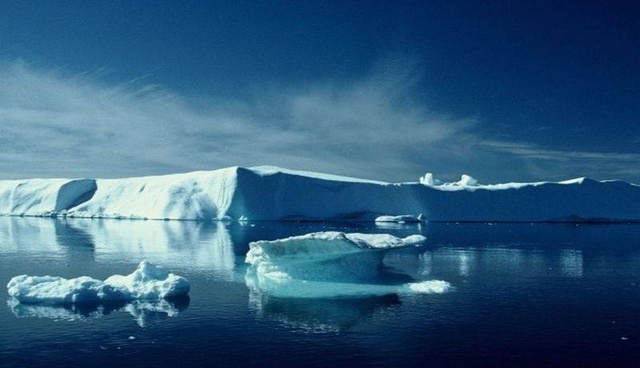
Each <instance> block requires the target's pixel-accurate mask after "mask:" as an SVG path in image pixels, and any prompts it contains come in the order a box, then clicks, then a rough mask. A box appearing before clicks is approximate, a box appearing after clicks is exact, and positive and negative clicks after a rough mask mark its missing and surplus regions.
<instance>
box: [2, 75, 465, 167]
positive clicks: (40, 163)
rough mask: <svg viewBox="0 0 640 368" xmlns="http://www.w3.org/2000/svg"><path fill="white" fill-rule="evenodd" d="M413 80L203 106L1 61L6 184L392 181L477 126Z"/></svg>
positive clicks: (363, 82) (315, 88)
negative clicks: (303, 177)
mask: <svg viewBox="0 0 640 368" xmlns="http://www.w3.org/2000/svg"><path fill="white" fill-rule="evenodd" d="M415 78H416V70H415V69H412V68H406V65H404V64H401V63H400V64H393V63H387V64H383V65H379V66H378V67H377V68H375V70H373V71H372V72H371V74H370V75H369V76H366V77H364V78H361V79H358V80H352V81H325V82H324V83H318V84H316V85H311V86H303V87H299V88H290V89H286V90H278V91H275V90H266V91H265V92H263V93H261V94H260V95H257V96H255V97H254V98H253V99H252V100H251V101H225V100H215V99H211V100H209V101H207V102H206V103H203V102H202V100H199V101H198V102H197V103H196V102H195V101H192V100H189V99H187V98H185V97H182V96H179V95H177V94H175V93H171V92H169V91H166V90H163V89H161V88H158V87H155V86H149V85H142V84H140V83H139V82H130V83H124V84H119V85H110V84H108V83H105V82H103V81H101V80H100V79H99V78H96V77H94V76H91V75H87V74H80V75H65V74H63V73H61V72H58V71H51V70H44V71H43V70H38V69H34V68H32V67H30V66H29V65H27V64H25V63H21V62H14V63H5V64H3V65H2V66H1V67H0V80H1V81H2V83H0V122H1V125H0V144H1V145H2V146H1V147H2V149H1V150H0V160H1V161H2V162H4V164H3V165H2V166H0V170H2V173H1V175H2V176H4V177H22V176H33V175H44V176H99V177H101V176H127V175H142V174H149V173H164V172H176V171H185V170H194V169H210V168H217V167H224V166H230V165H255V164H274V165H281V166H289V167H295V168H306V169H312V170H321V171H330V172H338V173H343V174H352V175H362V176H367V177H372V176H373V177H376V176H378V177H385V176H387V177H389V175H388V173H389V172H391V173H393V174H400V173H402V172H403V171H405V165H406V161H407V160H406V157H405V155H406V153H407V151H408V150H411V149H415V150H416V151H425V152H427V151H429V145H431V144H434V143H437V142H442V141H444V140H447V139H451V138H452V137H454V136H456V135H457V134H459V133H460V132H461V131H464V130H465V129H467V128H468V127H469V126H470V125H473V124H474V122H473V121H471V120H453V119H450V118H448V117H446V116H441V115H437V114H434V113H432V112H430V111H429V110H428V109H426V108H425V107H424V106H423V105H421V104H420V103H418V102H417V101H415V100H413V98H412V96H413V93H412V92H413V91H412V89H413V88H415V84H416V80H415ZM418 172H419V171H418ZM416 174H417V173H416Z"/></svg>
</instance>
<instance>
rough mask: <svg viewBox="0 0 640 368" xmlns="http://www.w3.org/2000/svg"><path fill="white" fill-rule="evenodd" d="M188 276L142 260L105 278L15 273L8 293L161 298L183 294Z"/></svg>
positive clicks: (30, 298) (46, 300)
mask: <svg viewBox="0 0 640 368" xmlns="http://www.w3.org/2000/svg"><path fill="white" fill-rule="evenodd" d="M189 291H190V285H189V282H188V281H187V279H185V278H184V277H181V276H177V275H175V274H173V273H170V272H168V271H167V270H166V269H164V268H163V267H161V266H156V265H153V264H151V263H149V262H147V261H142V262H140V264H139V265H138V268H137V269H136V270H135V271H134V272H133V273H131V274H130V275H127V276H123V275H113V276H111V277H109V278H107V279H106V280H104V281H101V280H96V279H93V278H91V277H88V276H81V277H78V278H73V279H65V278H62V277H56V276H29V275H20V276H15V277H13V278H12V279H11V280H9V283H8V284H7V292H8V294H9V296H10V297H12V298H14V299H15V300H17V301H18V302H20V303H24V304H48V305H64V304H99V303H108V302H129V301H134V300H161V299H170V298H175V297H181V296H185V295H187V294H188V293H189Z"/></svg>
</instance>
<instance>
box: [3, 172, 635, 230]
mask: <svg viewBox="0 0 640 368" xmlns="http://www.w3.org/2000/svg"><path fill="white" fill-rule="evenodd" d="M638 202H640V186H639V185H635V184H631V183H627V182H623V181H615V180H609V181H596V180H592V179H588V178H578V179H573V180H566V181H560V182H535V183H505V184H479V183H478V181H477V180H476V179H474V178H473V177H471V176H469V175H463V176H462V178H461V179H460V181H458V182H454V183H442V182H440V181H438V180H436V179H434V178H433V175H432V174H427V175H425V176H423V177H422V178H420V180H419V182H410V183H387V182H381V181H373V180H364V179H356V178H349V177H344V176H336V175H329V174H320V173H312V172H307V171H294V170H287V169H282V168H277V167H272V166H259V167H252V168H243V167H229V168H224V169H219V170H213V171H198V172H192V173H184V174H173V175H161V176H147V177H138V178H123V179H27V180H2V181H0V214H2V215H8V216H52V217H82V218H115V219H155V220H200V221H203V220H239V221H240V220H241V221H243V222H245V221H332V220H334V221H335V220H350V221H351V220H356V221H374V220H375V219H376V218H379V217H380V216H385V215H389V214H408V213H409V214H410V213H421V214H423V215H424V219H425V220H426V221H432V222H438V221H461V222H640V206H637V205H636V204H637V203H638Z"/></svg>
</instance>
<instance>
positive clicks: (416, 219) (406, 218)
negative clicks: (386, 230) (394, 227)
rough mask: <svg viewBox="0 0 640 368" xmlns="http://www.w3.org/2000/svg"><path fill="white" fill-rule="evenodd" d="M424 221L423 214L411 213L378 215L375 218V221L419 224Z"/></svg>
mask: <svg viewBox="0 0 640 368" xmlns="http://www.w3.org/2000/svg"><path fill="white" fill-rule="evenodd" d="M424 221H425V218H424V215H423V214H419V215H418V216H413V215H398V216H388V215H385V216H378V217H376V219H375V222H376V223H380V222H391V223H396V224H419V223H422V222H424Z"/></svg>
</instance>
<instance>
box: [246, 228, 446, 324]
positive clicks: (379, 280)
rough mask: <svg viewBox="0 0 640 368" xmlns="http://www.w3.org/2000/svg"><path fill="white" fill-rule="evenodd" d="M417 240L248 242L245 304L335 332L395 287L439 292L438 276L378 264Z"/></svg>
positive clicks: (321, 236)
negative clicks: (424, 277)
mask: <svg viewBox="0 0 640 368" xmlns="http://www.w3.org/2000/svg"><path fill="white" fill-rule="evenodd" d="M424 240H425V239H424V237H422V236H415V235H414V236H409V237H407V238H404V239H401V238H396V237H394V236H391V235H387V234H357V233H354V234H344V233H339V232H320V233H311V234H307V235H301V236H295V237H290V238H286V239H279V240H274V241H258V242H253V243H251V244H250V250H249V252H248V253H247V257H246V262H247V263H249V264H250V266H249V267H248V268H247V271H246V274H245V283H246V285H247V287H248V288H249V304H250V307H251V308H252V309H254V310H256V312H257V314H258V316H260V317H264V318H267V319H270V320H275V321H278V322H280V323H281V324H283V325H285V326H287V327H291V328H295V329H301V330H304V331H308V332H338V331H342V330H344V329H347V328H349V327H351V326H353V325H355V324H356V323H357V322H358V321H359V320H360V319H362V318H367V317H368V316H371V315H373V314H374V313H375V312H376V311H378V310H381V309H385V308H386V307H389V306H392V305H394V304H399V303H400V295H403V294H440V293H444V292H447V291H449V290H451V289H452V287H451V285H449V283H447V282H446V281H440V280H429V281H422V282H410V281H413V280H414V279H413V278H412V277H411V276H410V275H405V274H402V275H399V274H396V273H389V272H388V271H385V270H386V267H385V266H384V264H383V260H384V258H385V256H386V255H387V253H388V252H389V251H390V250H391V249H400V248H403V249H413V248H416V246H418V245H420V244H422V243H423V242H424ZM414 256H416V257H417V254H414Z"/></svg>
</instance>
